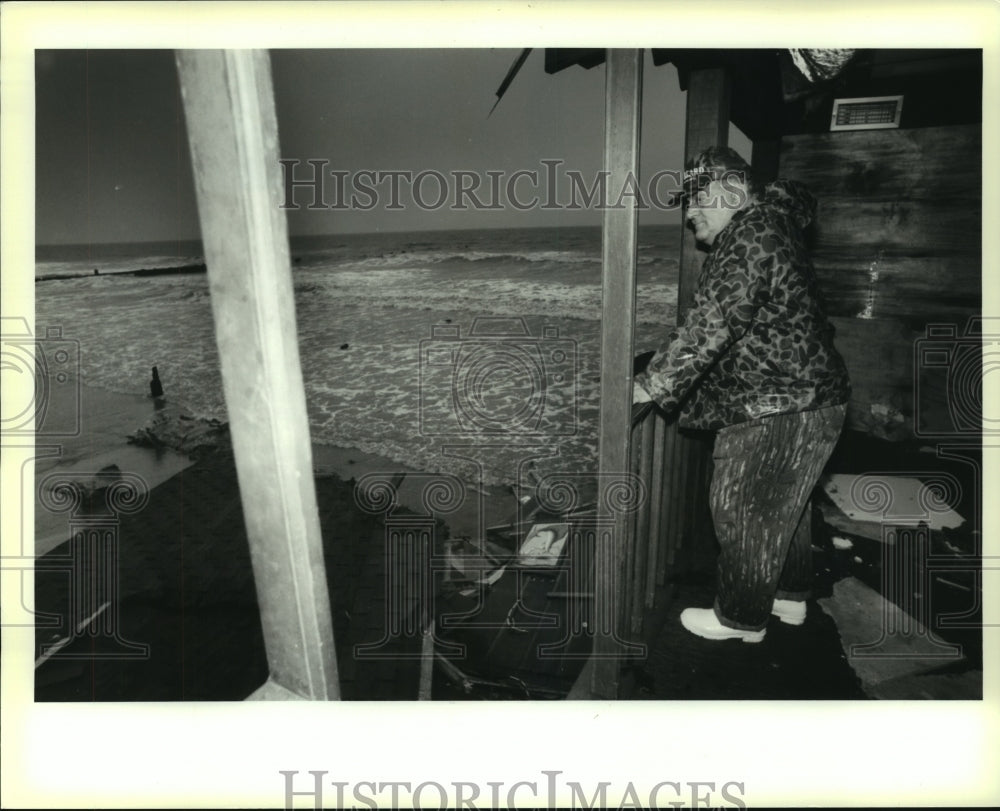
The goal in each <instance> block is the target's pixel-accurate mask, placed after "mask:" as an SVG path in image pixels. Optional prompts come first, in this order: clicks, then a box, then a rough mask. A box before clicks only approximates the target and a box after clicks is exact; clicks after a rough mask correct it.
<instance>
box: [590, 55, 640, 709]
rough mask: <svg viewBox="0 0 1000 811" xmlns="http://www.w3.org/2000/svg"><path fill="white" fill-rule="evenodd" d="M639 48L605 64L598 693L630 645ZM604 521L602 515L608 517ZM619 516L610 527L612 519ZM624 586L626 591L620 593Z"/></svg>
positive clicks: (605, 692)
mask: <svg viewBox="0 0 1000 811" xmlns="http://www.w3.org/2000/svg"><path fill="white" fill-rule="evenodd" d="M642 57H643V52H642V50H639V49H609V50H608V52H607V61H606V63H605V71H606V78H605V124H604V167H605V169H606V170H607V171H608V172H609V175H608V186H607V192H606V194H607V196H608V198H609V199H608V200H607V201H606V204H607V205H608V207H607V208H606V209H605V211H604V222H603V229H604V230H603V240H602V259H603V275H602V312H601V412H600V440H599V450H598V453H599V459H600V461H599V471H600V472H599V482H598V519H599V520H598V533H597V545H596V550H595V561H594V576H595V594H594V619H595V624H596V626H597V628H596V633H595V636H594V668H593V671H592V675H591V692H592V693H593V694H594V695H595V696H597V697H600V698H616V697H617V695H618V681H619V665H620V662H619V658H620V657H621V654H622V646H621V643H620V642H619V639H618V632H619V630H620V629H621V614H622V612H621V610H620V609H621V608H622V607H623V606H621V603H620V602H619V597H620V593H623V588H622V587H623V585H624V584H623V577H624V576H625V575H626V572H625V571H624V558H625V544H626V540H627V539H626V533H627V532H628V531H629V525H630V520H629V519H628V518H627V517H624V516H622V514H621V513H618V514H615V515H612V514H611V512H610V507H609V505H608V503H607V501H608V499H606V498H605V494H606V493H607V492H608V489H609V488H610V487H614V486H615V484H616V483H617V484H618V485H621V484H623V483H624V477H626V476H627V475H628V473H629V471H630V469H631V468H630V465H629V445H630V434H631V430H632V425H631V411H632V358H633V355H634V349H633V339H634V331H635V330H634V327H635V281H636V272H635V267H636V244H637V228H638V211H637V210H636V206H635V202H636V201H635V198H634V197H626V198H625V201H624V202H623V203H622V205H621V207H614V206H615V204H616V203H617V202H618V197H619V195H620V194H621V191H622V189H625V188H628V186H627V182H628V179H629V178H630V177H631V178H634V179H636V180H637V179H638V174H639V134H640V128H641V106H642ZM602 518H603V519H604V521H601V519H602ZM611 520H613V521H614V524H613V529H611V531H608V530H609V527H608V524H607V523H605V522H606V521H611ZM616 591H617V592H619V594H616Z"/></svg>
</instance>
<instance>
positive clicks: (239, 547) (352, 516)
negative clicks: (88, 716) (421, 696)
mask: <svg viewBox="0 0 1000 811" xmlns="http://www.w3.org/2000/svg"><path fill="white" fill-rule="evenodd" d="M81 404H82V411H81V431H80V433H79V435H78V436H75V437H71V438H69V439H68V440H67V441H65V442H63V443H62V444H61V448H60V450H61V453H59V454H58V455H52V456H48V457H45V458H43V459H39V461H38V465H37V469H36V483H37V486H36V502H39V497H38V493H39V488H40V487H42V486H43V484H45V483H46V482H50V483H51V482H52V480H53V478H55V479H61V480H66V479H70V480H77V481H81V482H84V483H86V482H90V481H93V480H94V478H95V476H96V474H97V473H98V471H100V470H101V469H102V468H105V467H106V466H108V465H117V467H118V470H119V472H120V474H121V475H122V476H126V477H134V476H138V477H140V478H141V479H142V480H143V482H144V483H145V484H146V486H147V487H148V488H149V499H148V502H147V503H146V505H145V506H144V507H143V508H142V509H141V510H139V511H137V512H135V513H133V514H122V515H121V516H119V517H118V518H117V519H112V525H113V526H114V531H115V533H116V540H117V558H116V562H117V573H116V576H117V582H116V585H115V588H114V594H110V593H109V594H107V595H105V596H110V597H111V598H113V599H111V600H110V601H104V602H110V603H113V604H108V605H104V606H102V604H101V603H102V598H101V597H100V596H97V597H94V596H93V595H89V596H85V597H84V598H83V599H84V601H86V600H88V599H89V600H92V601H93V604H92V605H90V604H88V606H87V607H86V608H77V609H75V613H74V610H69V611H67V607H69V606H70V605H71V603H72V604H73V605H76V603H75V602H74V600H76V601H77V602H79V600H80V599H81V598H80V596H79V595H77V596H76V597H74V595H73V592H72V588H73V586H72V581H73V578H77V577H79V576H80V575H81V572H82V573H83V575H84V577H86V572H88V571H92V565H93V562H92V561H91V560H89V559H86V558H80V557H79V550H78V549H74V548H73V544H71V543H68V542H67V536H68V535H69V531H70V528H69V522H70V516H69V515H67V514H65V513H54V512H51V511H49V510H47V509H46V508H45V507H44V506H43V505H42V504H41V503H37V504H36V528H37V537H36V556H37V560H36V608H37V610H38V611H39V612H41V613H40V616H43V617H46V618H58V619H57V620H49V621H46V622H39V624H38V627H37V629H36V640H37V644H38V650H39V651H40V652H41V653H40V658H39V663H38V665H40V666H38V665H36V699H37V700H40V701H67V700H69V701H73V700H241V699H243V698H245V697H246V696H247V695H249V694H250V693H251V692H252V691H253V690H254V689H256V688H257V687H259V686H260V684H262V683H263V681H264V680H265V679H266V677H267V661H266V655H265V651H264V647H263V639H262V637H261V633H260V621H259V614H258V608H257V602H256V591H255V581H254V576H253V571H252V567H251V565H250V553H249V544H248V542H247V538H246V532H245V529H244V525H243V521H242V504H241V501H240V493H239V486H238V482H237V480H236V471H235V464H234V459H233V456H232V451H231V448H230V447H229V445H228V443H224V445H223V446H222V447H219V448H218V449H217V450H215V451H208V452H204V453H201V454H199V457H200V458H198V459H191V458H189V457H187V456H185V455H183V454H180V453H177V452H175V451H171V450H165V449H157V450H154V449H151V448H145V447H138V446H136V445H130V444H128V442H127V439H126V437H127V436H128V435H129V434H131V433H133V432H135V431H136V430H137V429H138V428H140V427H142V426H143V425H145V424H147V422H148V421H149V420H150V419H151V418H153V417H154V415H155V414H156V405H155V404H154V401H153V400H152V399H150V398H148V397H147V398H144V397H139V396H134V395H122V394H116V393H114V392H108V391H105V390H102V389H99V388H95V387H89V386H83V387H82V388H81ZM60 407H68V406H67V404H66V403H62V404H60ZM57 447H58V446H57ZM313 466H314V471H315V474H316V478H315V486H316V497H317V504H318V507H319V513H320V522H321V527H322V534H323V544H324V558H325V563H326V571H327V580H328V584H329V589H330V595H331V609H332V613H333V620H334V631H335V639H336V642H337V649H338V662H339V668H340V677H341V689H342V693H343V697H344V698H365V699H385V698H388V699H393V698H395V699H408V700H412V699H413V698H415V697H416V696H415V692H414V691H415V689H416V684H417V678H418V673H417V670H416V669H415V668H416V665H417V662H416V661H415V660H412V659H411V660H405V659H403V658H400V659H398V660H396V659H392V658H389V659H387V658H385V657H379V658H375V659H371V660H358V659H356V657H355V656H354V647H355V646H356V645H358V644H364V643H375V642H378V641H379V640H380V639H382V638H383V637H384V636H385V628H386V625H387V623H386V617H385V611H384V608H383V607H384V606H385V605H386V604H387V598H386V589H387V568H386V567H387V563H386V558H387V555H386V551H385V549H386V547H385V538H386V534H385V532H386V530H385V526H384V523H383V521H384V518H385V516H378V515H371V514H367V513H365V512H363V511H362V510H361V509H359V507H358V505H357V503H356V501H355V484H356V482H357V480H359V479H361V478H362V477H363V476H366V475H368V474H373V473H385V472H387V471H389V472H394V473H399V472H406V473H407V474H412V475H407V477H405V478H404V479H403V481H402V483H401V485H400V487H399V490H398V493H399V496H398V502H399V506H398V507H397V510H399V511H401V512H407V511H409V512H421V490H422V487H423V485H422V483H421V482H420V481H419V478H420V477H419V476H418V475H416V474H418V473H419V471H415V470H401V467H400V465H399V464H398V463H394V462H391V461H390V460H387V459H384V458H381V457H378V456H375V455H373V454H367V453H363V452H361V451H358V450H356V449H350V448H336V447H331V446H327V445H319V444H317V445H314V446H313ZM468 496H469V498H468V499H467V503H466V504H464V505H463V506H462V507H461V508H460V509H458V510H457V511H455V512H454V513H452V514H451V515H449V516H448V518H449V524H448V526H447V527H446V526H444V525H443V524H440V522H439V524H438V530H437V536H438V537H439V538H441V539H443V538H445V537H449V536H450V537H455V536H458V535H463V534H465V535H477V533H478V532H479V524H480V521H481V520H482V521H484V522H485V523H486V524H492V523H497V522H500V521H503V520H506V519H508V518H509V517H510V515H511V514H512V513H513V511H514V510H515V509H516V501H515V499H514V497H513V495H512V494H511V493H510V492H509V491H508V490H506V489H505V488H491V492H488V491H483V493H479V492H476V491H475V490H471V489H470V490H469V491H468ZM487 496H488V497H487ZM483 506H485V509H486V512H485V515H484V516H483V518H482V519H481V518H480V509H481V508H482V507H483ZM77 517H78V518H79V516H77ZM67 574H70V576H67ZM95 612H97V614H98V616H100V617H101V619H100V620H99V621H98V619H97V617H91V615H93V614H94V613H95ZM74 616H75V617H77V618H79V617H81V616H83V617H85V618H88V617H91V621H90V624H89V626H88V628H87V629H85V630H83V631H81V630H80V629H76V630H75V631H74V630H73V629H72V628H71V627H70V625H71V622H72V619H71V617H74ZM60 640H62V641H66V640H68V642H69V644H68V645H66V647H63V648H60V649H59V650H58V654H59V655H57V656H53V657H52V658H50V659H49V658H47V657H46V654H45V651H46V646H47V645H51V644H53V643H56V642H59V641H60ZM414 644H419V639H418V638H415V637H407V638H399V639H395V640H390V643H389V645H388V647H387V652H391V651H392V650H395V649H396V648H400V649H401V648H405V647H406V646H412V645H414ZM133 646H134V649H133ZM142 646H145V648H146V653H145V654H140V653H139V649H140V648H141V647H142ZM394 646H395V647H394ZM95 653H96V654H97V656H96V657H95V656H94V654H95ZM133 654H134V655H133Z"/></svg>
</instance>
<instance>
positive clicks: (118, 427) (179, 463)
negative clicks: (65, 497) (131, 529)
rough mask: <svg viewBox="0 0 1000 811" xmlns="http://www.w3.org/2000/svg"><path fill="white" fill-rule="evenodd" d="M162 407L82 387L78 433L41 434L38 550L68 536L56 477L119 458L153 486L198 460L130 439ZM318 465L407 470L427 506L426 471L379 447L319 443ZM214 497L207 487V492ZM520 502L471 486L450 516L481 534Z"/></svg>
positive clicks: (78, 475) (409, 485) (415, 497)
mask: <svg viewBox="0 0 1000 811" xmlns="http://www.w3.org/2000/svg"><path fill="white" fill-rule="evenodd" d="M51 408H52V409H54V410H55V411H56V413H53V414H52V417H53V418H59V419H60V420H62V422H61V423H60V424H67V418H68V415H69V413H70V411H71V410H72V409H75V408H77V404H76V403H75V402H74V401H72V400H68V399H66V398H63V399H62V400H56V401H53V403H52V406H51ZM156 411H157V406H156V404H155V402H154V401H153V400H152V399H151V398H149V397H144V396H140V395H134V394H121V393H118V392H111V391H107V390H105V389H102V388H99V387H95V386H81V387H80V400H79V414H80V417H79V427H80V430H79V432H78V433H77V434H76V435H75V436H67V437H62V436H60V437H53V438H52V439H51V440H50V441H42V440H40V441H39V442H38V444H37V445H36V457H37V458H36V461H35V484H36V487H35V555H36V556H38V557H40V556H42V555H45V554H46V553H48V552H50V551H51V550H52V549H54V548H55V547H56V546H58V545H59V544H61V543H62V542H63V541H65V540H66V539H67V537H68V533H69V529H68V517H67V515H66V514H65V513H55V512H51V511H49V510H48V509H46V508H45V507H44V506H43V505H42V503H41V500H40V494H41V492H42V490H43V489H51V484H52V482H53V480H54V479H64V478H70V479H73V480H77V481H81V482H85V483H87V482H90V481H91V480H92V479H93V477H94V476H95V475H96V474H97V473H98V471H100V470H101V469H102V468H104V467H106V466H108V465H117V466H118V468H119V469H120V471H121V472H122V473H123V474H124V473H129V474H132V475H134V476H138V477H140V478H141V479H142V480H143V481H144V482H145V483H146V486H147V487H148V488H149V489H150V490H152V489H153V488H155V487H157V486H159V485H161V484H163V483H164V482H166V481H167V480H169V479H170V478H172V477H173V476H175V475H177V474H178V473H180V472H181V471H182V470H184V469H186V468H188V467H190V466H191V465H192V464H193V460H191V459H190V458H188V457H187V456H185V455H183V454H181V453H177V452H176V451H172V450H167V449H159V450H154V449H152V448H144V447H139V446H136V445H130V444H128V441H127V437H128V435H129V434H132V433H134V432H135V431H136V430H137V429H139V428H141V427H143V426H145V425H146V424H147V423H148V422H149V421H150V419H152V418H153V416H154V415H155V414H156ZM312 457H313V470H314V471H315V473H316V474H317V475H318V476H321V477H323V476H329V475H331V474H333V475H335V476H337V477H338V478H340V479H342V480H344V481H345V482H346V481H350V480H351V479H354V480H359V479H361V478H362V477H363V476H366V475H369V474H375V473H384V474H386V475H387V476H392V475H394V474H406V476H405V477H404V478H403V481H402V483H401V484H400V486H399V490H398V501H399V506H400V507H403V508H407V509H410V510H412V511H414V512H422V511H424V510H423V498H422V496H423V488H424V485H425V484H426V483H427V478H426V477H425V476H424V475H423V474H422V473H421V471H418V470H416V469H415V468H410V467H407V466H406V465H401V464H399V463H398V462H394V461H392V460H390V459H387V458H385V457H382V456H378V455H376V454H371V453H365V452H364V451H360V450H357V449H354V448H340V447H334V446H330V445H320V444H316V443H314V444H313V446H312ZM206 497H208V494H206ZM516 508H517V502H516V501H515V499H514V497H513V495H512V494H511V493H510V491H509V490H508V489H507V488H504V487H489V488H484V489H480V488H477V487H474V486H471V487H468V489H467V491H466V500H465V502H464V503H463V504H462V505H461V506H460V507H459V508H458V509H457V510H456V511H455V512H453V513H451V514H449V515H448V516H447V524H448V527H449V529H450V532H451V534H452V535H453V536H460V535H465V536H470V537H477V538H478V537H481V528H482V527H485V526H492V525H494V524H497V523H502V522H504V521H506V520H507V519H508V518H509V517H510V516H512V515H513V514H514V511H515V510H516Z"/></svg>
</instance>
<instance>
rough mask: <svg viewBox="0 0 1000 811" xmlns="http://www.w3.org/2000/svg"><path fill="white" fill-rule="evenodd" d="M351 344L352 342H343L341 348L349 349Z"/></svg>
mask: <svg viewBox="0 0 1000 811" xmlns="http://www.w3.org/2000/svg"><path fill="white" fill-rule="evenodd" d="M349 346H350V344H341V345H340V348H341V349H347V348H348V347H349Z"/></svg>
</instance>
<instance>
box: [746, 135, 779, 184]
mask: <svg viewBox="0 0 1000 811" xmlns="http://www.w3.org/2000/svg"><path fill="white" fill-rule="evenodd" d="M780 155H781V140H780V139H778V138H757V139H755V140H754V142H753V152H752V153H751V156H750V166H751V169H752V170H753V176H754V178H755V179H756V180H757V182H759V183H767V182H769V181H771V180H774V179H775V178H776V177H777V176H778V162H779V160H778V159H779V157H780Z"/></svg>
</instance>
